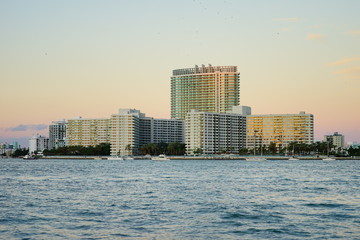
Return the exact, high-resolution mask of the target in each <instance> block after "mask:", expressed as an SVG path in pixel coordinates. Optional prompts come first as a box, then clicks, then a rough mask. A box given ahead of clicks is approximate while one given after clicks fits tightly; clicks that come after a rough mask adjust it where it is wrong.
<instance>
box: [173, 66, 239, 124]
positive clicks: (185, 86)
mask: <svg viewBox="0 0 360 240" xmlns="http://www.w3.org/2000/svg"><path fill="white" fill-rule="evenodd" d="M239 84H240V73H239V72H238V71H237V67H236V66H211V65H209V66H208V67H205V66H204V65H202V67H198V66H197V65H195V67H194V68H185V69H176V70H173V76H172V77H171V118H176V119H185V117H186V114H187V113H188V112H190V110H192V109H196V110H199V111H200V112H215V113H225V112H226V111H229V110H231V108H232V106H236V105H239V97H240V96H239V95H240V93H239V89H240V86H239Z"/></svg>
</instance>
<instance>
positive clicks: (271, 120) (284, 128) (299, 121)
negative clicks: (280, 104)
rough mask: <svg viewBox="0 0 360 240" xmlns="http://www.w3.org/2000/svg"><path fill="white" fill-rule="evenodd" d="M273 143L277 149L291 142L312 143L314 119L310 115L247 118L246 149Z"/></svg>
mask: <svg viewBox="0 0 360 240" xmlns="http://www.w3.org/2000/svg"><path fill="white" fill-rule="evenodd" d="M271 142H273V143H275V144H276V146H277V147H278V148H280V147H281V148H283V147H286V146H287V145H288V144H289V143H291V142H297V143H306V144H311V143H313V142H314V117H313V115H312V114H306V113H305V112H300V113H299V114H265V115H248V116H247V134H246V147H247V148H248V149H254V147H256V148H257V147H260V146H261V145H269V144H270V143H271Z"/></svg>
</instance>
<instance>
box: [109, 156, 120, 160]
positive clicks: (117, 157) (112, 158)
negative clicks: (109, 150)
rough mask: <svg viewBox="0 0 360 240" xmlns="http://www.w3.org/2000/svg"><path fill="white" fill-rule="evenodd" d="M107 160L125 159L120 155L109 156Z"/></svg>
mask: <svg viewBox="0 0 360 240" xmlns="http://www.w3.org/2000/svg"><path fill="white" fill-rule="evenodd" d="M107 160H124V159H123V158H122V157H120V156H111V157H108V158H107Z"/></svg>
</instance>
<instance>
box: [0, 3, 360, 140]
mask: <svg viewBox="0 0 360 240" xmlns="http://www.w3.org/2000/svg"><path fill="white" fill-rule="evenodd" d="M358 9H360V1H354V0H353V1H352V0H345V1H323V0H319V1H315V2H314V1H298V2H296V4H295V3H294V2H291V1H281V0H275V1H260V0H258V1H235V0H234V1H204V2H203V1H193V0H191V1H155V2H152V1H134V2H133V1H127V2H123V1H105V2H102V1H83V0H80V1H67V0H65V1H59V2H53V1H42V0H40V1H22V2H21V1H1V2H0V30H1V35H2V36H1V38H0V53H1V54H0V81H1V85H0V89H1V93H0V104H1V105H0V108H1V112H0V117H1V118H0V142H2V141H6V140H7V139H8V141H10V140H9V139H14V138H28V137H30V136H31V135H32V134H35V133H40V134H43V135H46V136H47V135H48V130H47V128H46V127H44V125H45V126H46V125H48V124H50V123H51V121H57V120H60V119H68V118H72V117H76V116H82V117H88V118H93V117H110V115H111V114H113V113H116V112H117V111H118V108H136V109H139V110H141V111H142V112H144V113H145V114H146V115H147V116H152V117H159V118H169V117H170V76H171V74H172V70H173V69H178V68H187V67H193V66H194V65H195V64H198V65H201V64H206V65H207V64H209V63H210V64H212V65H214V66H215V65H223V66H224V65H236V66H238V69H239V71H240V75H241V76H240V88H241V90H240V104H241V105H246V106H250V107H252V110H253V113H254V114H276V113H279V114H285V113H298V112H300V111H305V112H307V113H312V114H314V119H315V139H319V140H320V139H322V138H323V135H324V134H331V133H333V132H339V133H341V134H343V135H345V138H346V141H347V142H350V141H358V142H360V110H359V107H358V105H359V103H360V94H359V93H360V34H359V32H360V15H359V14H358Z"/></svg>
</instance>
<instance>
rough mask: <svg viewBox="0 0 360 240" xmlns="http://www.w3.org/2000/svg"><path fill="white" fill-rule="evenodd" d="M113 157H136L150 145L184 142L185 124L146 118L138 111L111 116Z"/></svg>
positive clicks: (122, 111)
mask: <svg viewBox="0 0 360 240" xmlns="http://www.w3.org/2000/svg"><path fill="white" fill-rule="evenodd" d="M110 121H111V134H110V135H111V137H110V143H111V155H134V154H137V152H138V150H139V148H140V147H141V146H142V145H145V144H148V143H161V142H164V143H171V142H180V143H183V142H184V122H183V121H182V120H178V119H155V118H152V117H146V116H145V114H144V113H141V112H140V111H139V110H136V109H119V113H118V114H113V115H111V120H110Z"/></svg>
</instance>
